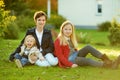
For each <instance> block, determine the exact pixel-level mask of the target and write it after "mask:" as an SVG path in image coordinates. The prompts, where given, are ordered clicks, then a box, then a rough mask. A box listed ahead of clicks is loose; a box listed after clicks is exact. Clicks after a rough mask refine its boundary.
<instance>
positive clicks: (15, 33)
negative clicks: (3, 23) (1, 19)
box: [3, 22, 19, 39]
mask: <svg viewBox="0 0 120 80" xmlns="http://www.w3.org/2000/svg"><path fill="white" fill-rule="evenodd" d="M3 38H5V39H18V38H19V29H18V25H17V24H16V23H14V22H11V23H10V24H9V25H8V26H7V27H6V28H5V29H4V31H3Z"/></svg>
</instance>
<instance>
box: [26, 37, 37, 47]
mask: <svg viewBox="0 0 120 80" xmlns="http://www.w3.org/2000/svg"><path fill="white" fill-rule="evenodd" d="M25 44H26V46H27V48H32V47H33V46H34V45H35V39H34V38H33V37H30V38H28V39H27V40H26V41H25Z"/></svg>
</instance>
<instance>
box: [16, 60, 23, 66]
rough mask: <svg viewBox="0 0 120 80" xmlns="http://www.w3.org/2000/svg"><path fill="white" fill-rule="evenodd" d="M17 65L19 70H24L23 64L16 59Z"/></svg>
mask: <svg viewBox="0 0 120 80" xmlns="http://www.w3.org/2000/svg"><path fill="white" fill-rule="evenodd" d="M15 63H16V65H17V67H18V68H22V64H21V62H20V60H19V59H15Z"/></svg>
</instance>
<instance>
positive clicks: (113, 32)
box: [108, 19, 120, 45]
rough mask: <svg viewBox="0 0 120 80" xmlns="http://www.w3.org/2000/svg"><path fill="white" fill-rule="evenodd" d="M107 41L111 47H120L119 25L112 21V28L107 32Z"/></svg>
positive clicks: (114, 20)
mask: <svg viewBox="0 0 120 80" xmlns="http://www.w3.org/2000/svg"><path fill="white" fill-rule="evenodd" d="M109 33H110V34H109V36H108V39H109V41H110V44H111V45H120V23H118V22H117V21H116V19H113V21H112V27H111V28H110V30H109Z"/></svg>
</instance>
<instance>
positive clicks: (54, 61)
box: [45, 53, 58, 66]
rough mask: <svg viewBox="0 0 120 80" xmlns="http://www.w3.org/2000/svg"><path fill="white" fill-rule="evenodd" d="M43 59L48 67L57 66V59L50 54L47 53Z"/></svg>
mask: <svg viewBox="0 0 120 80" xmlns="http://www.w3.org/2000/svg"><path fill="white" fill-rule="evenodd" d="M45 59H46V60H47V61H48V62H49V64H50V65H52V66H55V65H57V64H58V58H57V57H54V56H53V55H52V53H48V54H46V55H45Z"/></svg>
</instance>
